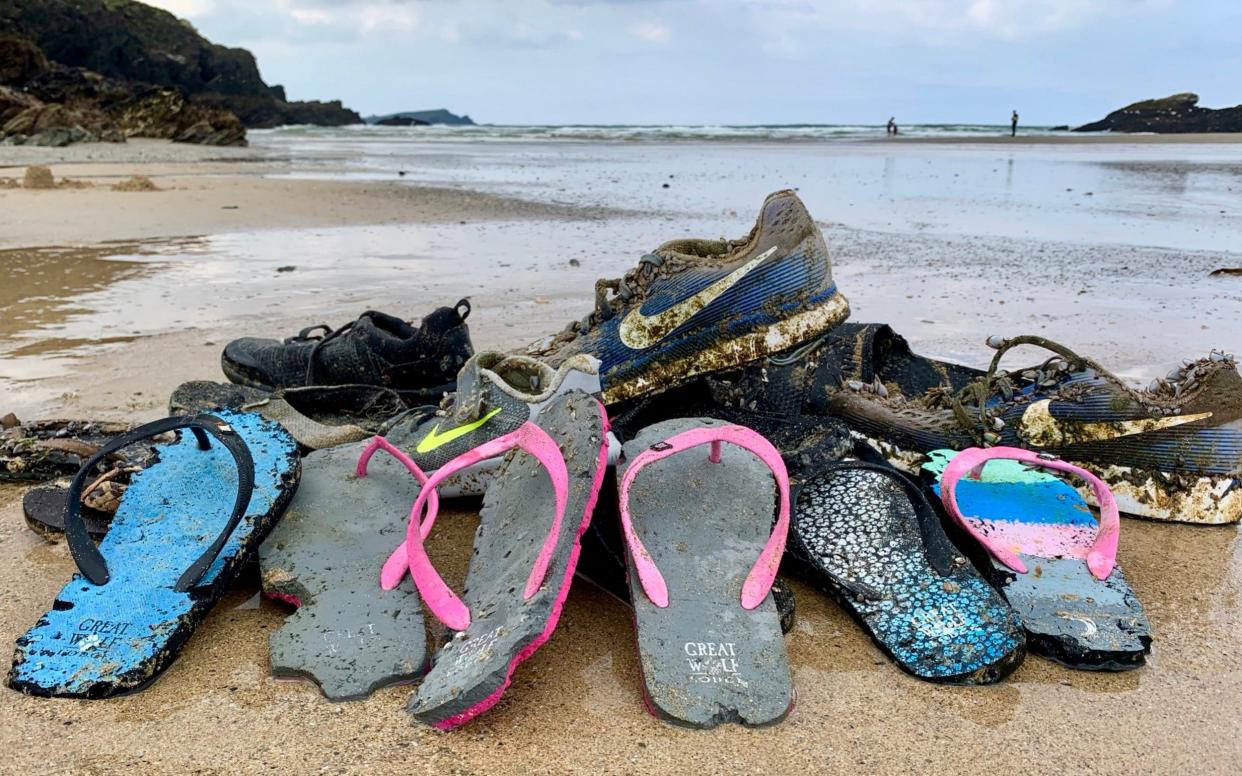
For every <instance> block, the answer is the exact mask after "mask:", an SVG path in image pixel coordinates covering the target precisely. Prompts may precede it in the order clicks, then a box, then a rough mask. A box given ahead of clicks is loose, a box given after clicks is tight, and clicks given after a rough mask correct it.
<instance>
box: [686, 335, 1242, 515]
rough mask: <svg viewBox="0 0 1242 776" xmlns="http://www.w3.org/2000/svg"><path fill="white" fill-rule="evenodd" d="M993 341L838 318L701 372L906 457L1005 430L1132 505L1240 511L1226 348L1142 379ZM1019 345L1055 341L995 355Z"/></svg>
mask: <svg viewBox="0 0 1242 776" xmlns="http://www.w3.org/2000/svg"><path fill="white" fill-rule="evenodd" d="M989 345H991V346H993V347H995V348H997V352H996V354H995V357H994V358H993V361H992V365H991V366H990V367H989V369H987V370H977V369H970V368H968V367H963V366H958V365H955V364H949V363H946V362H941V361H936V360H933V359H930V358H926V357H924V356H919V355H917V354H914V353H912V352H911V351H910V347H909V345H907V344H906V341H905V340H904V339H903V338H902V337H900V336H899V335H897V334H896V333H894V332H893V330H892V329H890V328H889V327H888V326H883V325H877V324H865V325H856V324H844V325H842V326H841V327H839V328H838V329H836V330H834V331H832V332H830V333H829V334H828V335H826V336H825V337H823V338H822V339H820V340H819V341H817V342H814V343H809V344H808V345H806V346H804V347H801V348H795V349H793V350H791V351H789V352H786V353H781V354H778V355H776V356H773V357H770V358H768V359H765V360H762V361H759V362H757V363H756V364H754V365H748V366H747V367H746V368H744V369H739V370H733V371H732V372H729V373H725V374H720V375H712V376H710V378H709V379H711V380H716V381H722V382H726V383H728V384H727V385H723V386H720V387H719V389H720V391H721V392H722V394H724V393H728V394H730V395H732V396H734V397H735V399H734V400H735V401H736V402H739V403H747V404H749V403H755V404H757V406H759V407H760V408H761V409H762V408H764V407H769V408H771V407H794V406H796V407H799V408H800V411H801V412H804V413H807V414H815V413H818V414H824V415H832V416H835V417H838V418H841V419H842V420H844V421H845V422H846V423H847V424H848V425H849V427H850V428H851V429H852V430H853V431H854V433H855V434H856V435H857V436H859V437H861V438H863V439H865V440H866V441H868V442H869V443H870V444H872V445H874V446H876V447H878V448H879V449H881V450H882V451H883V452H884V453H885V455H886V456H887V457H888V459H889V460H890V461H891V462H892V463H893V464H895V465H897V466H900V467H902V468H904V469H906V470H907V471H914V470H916V469H917V468H918V466H919V465H920V464H921V463H923V462H924V461H926V460H927V459H926V454H927V453H928V452H930V451H932V450H936V449H940V448H949V449H954V450H961V449H964V448H967V447H972V446H977V445H985V446H986V445H997V444H1003V445H1009V446H1013V447H1022V448H1026V449H1030V450H1034V451H1036V452H1047V453H1051V454H1053V455H1055V456H1057V457H1058V458H1062V459H1064V460H1067V461H1071V462H1073V463H1075V464H1078V465H1079V466H1082V467H1084V468H1086V469H1088V470H1090V471H1092V472H1094V473H1095V474H1096V475H1098V476H1099V477H1101V478H1102V479H1103V480H1104V481H1105V482H1107V483H1108V485H1109V487H1110V488H1111V489H1112V491H1113V494H1114V495H1115V497H1116V499H1117V503H1118V506H1119V507H1120V508H1121V510H1122V511H1124V512H1127V513H1130V514H1133V515H1138V516H1141V517H1149V518H1153V519H1157V520H1177V521H1182V522H1190V523H1234V522H1237V521H1238V520H1239V518H1242V488H1239V487H1238V482H1239V480H1240V479H1242V376H1239V374H1238V370H1237V365H1236V363H1235V362H1234V360H1233V357H1232V356H1230V355H1227V354H1224V353H1219V352H1215V351H1213V352H1212V354H1211V355H1210V356H1209V357H1208V358H1205V359H1201V360H1199V361H1186V362H1183V364H1184V365H1183V366H1182V367H1180V368H1178V369H1176V370H1174V371H1173V372H1172V373H1170V374H1169V375H1168V377H1167V378H1166V379H1162V380H1156V381H1154V382H1153V383H1152V385H1151V386H1150V387H1148V388H1147V389H1144V390H1139V389H1135V388H1132V387H1130V386H1128V385H1126V383H1125V382H1124V381H1123V380H1122V379H1121V378H1119V377H1117V376H1116V375H1114V374H1112V373H1111V372H1109V371H1108V370H1107V369H1105V368H1104V367H1102V366H1100V365H1099V364H1097V363H1096V362H1095V361H1092V360H1091V359H1089V358H1085V357H1082V356H1079V355H1078V354H1076V353H1074V352H1073V351H1072V350H1070V349H1068V348H1066V347H1064V346H1062V345H1059V344H1057V343H1054V342H1050V341H1049V340H1046V339H1044V338H1042V337H1032V336H1027V337H1015V338H1012V339H1000V338H992V339H990V340H989ZM1019 345H1035V346H1038V347H1042V348H1045V349H1047V350H1050V351H1052V353H1053V355H1052V356H1051V357H1050V358H1048V359H1047V360H1045V361H1044V362H1043V363H1042V364H1039V365H1037V366H1034V367H1030V368H1025V369H1016V370H1013V371H1009V372H1004V371H1001V370H1000V369H999V365H1000V360H1001V357H1002V356H1003V355H1004V354H1005V353H1007V352H1008V351H1009V350H1010V349H1011V348H1014V347H1017V346H1019ZM1079 492H1080V493H1082V494H1083V496H1084V497H1085V498H1087V500H1088V501H1091V499H1092V498H1093V497H1094V496H1093V494H1092V493H1091V491H1090V490H1089V489H1086V488H1080V491H1079ZM1092 503H1094V502H1092Z"/></svg>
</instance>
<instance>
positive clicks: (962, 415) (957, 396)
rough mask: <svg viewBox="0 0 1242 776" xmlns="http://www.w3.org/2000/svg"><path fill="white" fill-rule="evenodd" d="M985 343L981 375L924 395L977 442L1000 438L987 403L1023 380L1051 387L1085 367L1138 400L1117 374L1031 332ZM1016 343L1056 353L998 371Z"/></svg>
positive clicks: (1007, 395)
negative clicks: (987, 360)
mask: <svg viewBox="0 0 1242 776" xmlns="http://www.w3.org/2000/svg"><path fill="white" fill-rule="evenodd" d="M988 345H989V346H990V347H993V348H995V349H996V354H995V355H994V356H992V363H991V364H990V365H989V366H988V369H987V372H985V373H984V374H983V376H982V377H980V378H979V379H977V380H975V381H974V382H971V383H969V384H967V385H965V386H963V387H962V388H961V390H959V391H957V392H956V393H953V392H950V391H948V390H947V389H943V388H941V389H932V390H931V391H930V392H929V395H928V397H927V398H928V403H929V404H930V405H932V406H933V407H943V406H947V407H948V408H949V409H950V410H952V412H953V416H954V418H955V419H956V420H957V422H958V424H959V425H960V426H961V427H962V428H964V429H966V430H967V431H969V432H970V434H971V436H972V437H973V438H974V440H975V442H976V444H978V445H980V446H983V447H988V446H991V445H994V444H997V443H998V442H1000V434H999V432H1000V431H1001V430H1003V429H1004V427H1005V422H1004V420H1002V419H1001V417H1000V414H999V412H997V411H994V410H993V409H991V407H990V405H991V404H992V400H993V399H995V398H999V399H1000V400H1001V402H1002V403H1003V402H1008V401H1010V400H1012V399H1013V397H1014V394H1015V393H1016V392H1017V389H1018V386H1019V385H1020V384H1023V383H1025V384H1029V385H1035V386H1043V387H1051V386H1053V385H1055V384H1056V383H1057V382H1059V381H1060V380H1061V379H1062V378H1061V375H1062V374H1063V373H1064V374H1069V373H1072V372H1081V371H1084V370H1085V369H1088V368H1089V369H1092V370H1094V371H1095V373H1096V374H1097V375H1099V376H1100V377H1102V378H1104V379H1105V380H1108V381H1109V382H1110V383H1112V384H1113V385H1114V387H1116V388H1117V389H1118V390H1120V391H1122V392H1124V393H1126V394H1127V395H1129V396H1130V397H1131V398H1132V399H1134V400H1135V401H1136V402H1142V399H1141V397H1140V396H1139V394H1138V392H1137V391H1135V390H1134V389H1133V388H1131V387H1129V386H1128V385H1126V384H1125V382H1124V381H1123V380H1122V379H1121V378H1120V377H1118V376H1117V375H1115V374H1113V373H1112V372H1110V371H1108V370H1107V369H1105V368H1104V367H1103V366H1100V364H1098V363H1096V362H1095V361H1093V360H1092V359H1090V358H1087V357H1086V356H1081V355H1079V354H1078V353H1076V352H1074V351H1073V350H1071V349H1070V348H1068V347H1066V346H1065V345H1062V344H1060V343H1058V342H1054V341H1052V340H1050V339H1047V338H1046V337H1040V336H1037V335H1033V334H1029V335H1024V336H1021V337H1011V338H1008V339H1006V338H1001V337H989V338H988ZM1019 345H1034V346H1036V347H1040V348H1043V349H1044V350H1049V351H1051V352H1053V353H1055V354H1056V355H1054V356H1053V357H1052V358H1049V359H1048V360H1046V361H1045V362H1044V363H1043V364H1042V365H1040V366H1039V367H1037V368H1035V369H1029V368H1028V369H1020V370H1014V371H1010V372H1001V371H1000V362H1001V359H1002V358H1004V356H1005V354H1006V353H1008V352H1009V351H1010V350H1012V349H1013V348H1016V347H1018V346H1019ZM1143 403H1146V402H1143Z"/></svg>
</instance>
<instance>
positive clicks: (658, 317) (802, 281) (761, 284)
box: [527, 191, 849, 405]
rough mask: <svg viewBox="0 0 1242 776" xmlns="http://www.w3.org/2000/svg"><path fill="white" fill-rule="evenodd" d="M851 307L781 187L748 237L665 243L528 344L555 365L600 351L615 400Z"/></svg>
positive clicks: (729, 362)
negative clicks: (576, 316) (576, 315)
mask: <svg viewBox="0 0 1242 776" xmlns="http://www.w3.org/2000/svg"><path fill="white" fill-rule="evenodd" d="M609 292H612V295H611V296H610V295H609ZM848 315H849V305H848V303H847V302H846V300H845V297H843V296H842V295H841V294H840V293H839V292H838V291H837V287H836V285H835V284H834V283H833V280H832V270H831V266H830V262H829V260H828V248H827V245H826V244H825V243H824V237H823V235H822V234H821V233H820V230H819V227H817V226H816V225H815V222H814V221H813V220H812V219H811V216H810V214H809V213H807V211H806V208H805V206H803V204H802V201H801V200H799V199H798V197H797V195H796V194H794V193H793V192H792V191H779V192H777V193H775V194H772V195H770V196H769V197H768V198H767V201H766V202H764V205H763V209H762V211H761V212H760V214H759V218H758V220H757V221H756V223H755V227H754V229H752V230H751V232H750V234H749V235H747V236H746V237H743V238H742V239H740V240H674V241H672V242H667V243H665V244H664V245H662V246H660V247H659V248H657V249H656V250H655V251H654V252H653V253H649V254H647V255H646V256H643V257H642V259H641V260H640V261H639V265H638V267H636V268H635V269H633V270H631V271H630V272H629V273H627V274H626V276H625V277H624V278H621V279H619V280H601V281H598V282H597V283H596V284H595V310H594V311H593V312H592V313H590V314H589V315H588V316H587V317H586V318H585V319H583V320H582V321H580V322H575V323H573V324H571V325H570V326H569V327H568V328H566V329H565V331H563V332H561V333H560V334H558V335H556V336H554V337H550V338H548V339H546V340H543V341H540V342H536V343H534V344H532V345H531V346H530V347H529V348H528V350H527V352H528V353H529V354H531V355H537V356H542V357H546V358H548V359H549V360H550V361H551V363H553V364H556V363H559V362H560V361H562V360H564V359H565V358H568V357H569V356H571V355H573V354H576V353H589V354H591V355H593V356H595V357H596V358H598V359H599V360H600V362H601V367H600V377H601V380H602V383H603V389H604V393H603V398H604V402H605V403H606V404H609V405H611V404H613V403H614V402H618V401H623V400H625V399H631V398H634V397H636V396H640V395H642V394H646V393H653V392H657V391H662V390H664V389H666V388H669V387H670V386H673V385H676V384H677V383H680V382H684V381H685V380H688V379H690V378H691V377H693V376H695V375H698V374H702V373H704V372H710V371H713V370H717V369H727V368H730V367H734V366H737V365H739V364H743V363H745V362H747V361H752V360H754V359H757V358H761V357H763V356H766V355H768V354H770V353H773V352H776V351H779V350H783V349H785V348H789V347H792V346H794V345H796V344H798V343H800V342H803V341H804V340H807V339H809V338H812V337H815V336H817V335H819V334H822V333H823V332H825V331H827V330H829V329H831V328H832V327H833V326H836V325H837V324H838V323H840V322H841V321H843V320H845V318H846V317H847V316H848Z"/></svg>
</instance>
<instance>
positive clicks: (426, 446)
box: [414, 407, 501, 453]
mask: <svg viewBox="0 0 1242 776" xmlns="http://www.w3.org/2000/svg"><path fill="white" fill-rule="evenodd" d="M500 410H501V408H500V407H497V408H496V409H494V410H492V411H491V412H489V413H487V414H486V415H484V416H483V417H481V418H479V419H478V420H476V421H474V422H473V423H467V424H465V425H464V426H457V427H456V428H450V429H449V430H448V431H445V432H444V433H443V434H441V433H440V424H439V423H437V424H435V426H433V427H432V429H431V431H429V432H427V436H425V437H423V441H421V442H419V443H418V447H416V448H414V450H415V451H416V452H419V453H430V452H431V451H432V450H435V449H436V448H437V447H440V446H441V445H446V444H448V443H449V442H452V441H453V440H454V439H456V438H457V437H459V436H464V435H466V434H469V433H470V432H471V431H474V430H475V429H476V428H478V427H479V426H481V425H483V424H484V423H486V422H487V421H489V420H491V419H492V418H493V417H495V415H496V413H498V412H500Z"/></svg>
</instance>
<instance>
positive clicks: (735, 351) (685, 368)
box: [603, 292, 850, 405]
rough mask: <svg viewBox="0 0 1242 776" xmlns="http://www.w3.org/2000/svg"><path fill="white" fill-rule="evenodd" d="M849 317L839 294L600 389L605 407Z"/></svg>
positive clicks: (784, 345) (756, 355) (794, 341)
mask: <svg viewBox="0 0 1242 776" xmlns="http://www.w3.org/2000/svg"><path fill="white" fill-rule="evenodd" d="M849 315H850V304H849V302H848V301H846V299H845V297H844V296H842V295H841V293H840V292H837V293H834V294H833V295H832V296H831V297H829V298H828V299H827V300H826V301H824V302H823V303H822V304H820V305H818V306H816V307H814V308H812V309H810V310H806V311H805V312H801V313H798V314H797V315H794V316H791V317H789V318H786V319H784V320H782V321H777V322H776V323H773V324H769V325H767V326H764V327H763V328H760V329H756V330H755V331H752V332H749V333H747V334H743V335H742V336H740V337H736V338H734V339H730V340H723V341H721V342H719V343H717V344H715V345H713V346H712V347H710V348H707V349H704V350H700V351H698V352H697V353H695V354H693V355H691V356H686V357H684V358H679V359H677V360H675V361H667V362H664V363H661V364H658V365H656V366H654V367H653V368H651V369H650V370H648V371H647V372H646V373H645V374H644V375H642V376H641V377H636V378H634V379H632V380H628V381H625V382H622V383H620V384H618V385H612V386H609V387H608V388H606V389H604V392H603V399H604V404H605V405H611V404H615V403H616V402H619V401H625V400H626V399H633V398H634V397H636V396H641V395H643V394H647V393H655V392H658V391H662V390H665V389H666V388H671V387H673V386H674V385H677V384H679V383H683V382H685V381H687V380H689V379H690V378H692V377H695V376H697V375H701V374H706V373H708V372H716V371H719V370H721V369H730V368H732V367H735V366H739V365H741V364H745V363H747V362H750V361H754V360H756V359H760V358H763V357H764V356H768V355H771V354H772V353H779V352H780V351H782V350H787V349H789V348H792V347H794V346H795V345H799V344H801V343H803V342H805V341H807V340H808V339H810V338H812V337H816V336H818V335H820V334H823V333H824V332H826V331H828V330H829V329H831V328H833V327H834V326H836V325H837V324H839V323H841V322H842V321H844V320H845V319H846V318H848V317H849Z"/></svg>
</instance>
